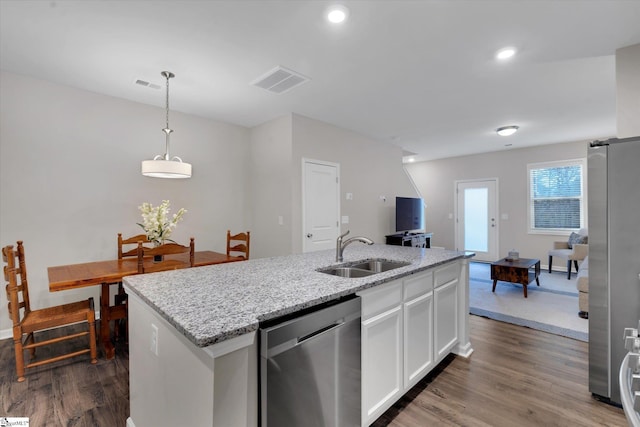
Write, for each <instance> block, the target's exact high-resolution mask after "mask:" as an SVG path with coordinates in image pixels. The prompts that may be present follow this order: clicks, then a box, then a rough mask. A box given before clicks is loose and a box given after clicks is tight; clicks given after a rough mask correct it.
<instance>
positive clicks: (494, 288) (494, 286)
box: [491, 279, 498, 292]
mask: <svg viewBox="0 0 640 427" xmlns="http://www.w3.org/2000/svg"><path fill="white" fill-rule="evenodd" d="M496 283H498V279H493V289H491V292H495V291H496Z"/></svg>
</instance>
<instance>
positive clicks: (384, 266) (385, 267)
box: [349, 259, 411, 273]
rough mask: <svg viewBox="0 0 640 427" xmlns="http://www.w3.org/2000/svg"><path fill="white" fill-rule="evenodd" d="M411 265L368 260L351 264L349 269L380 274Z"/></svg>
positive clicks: (401, 262) (402, 262) (384, 260)
mask: <svg viewBox="0 0 640 427" xmlns="http://www.w3.org/2000/svg"><path fill="white" fill-rule="evenodd" d="M409 264H411V263H409V262H404V261H389V260H386V259H370V260H367V261H362V262H358V263H356V264H351V265H349V267H351V268H360V269H362V270H369V271H372V272H374V273H382V272H384V271H389V270H393V269H396V268H400V267H406V266H407V265H409Z"/></svg>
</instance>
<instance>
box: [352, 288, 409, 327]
mask: <svg viewBox="0 0 640 427" xmlns="http://www.w3.org/2000/svg"><path fill="white" fill-rule="evenodd" d="M358 295H359V296H360V297H361V298H362V320H363V321H364V320H366V319H369V318H371V317H373V316H375V315H377V314H380V313H382V312H384V311H387V310H389V309H390V308H392V307H395V306H398V305H399V304H402V281H401V280H395V281H393V282H389V283H386V284H384V285H380V286H376V287H375V288H372V289H365V290H364V291H362V292H359V293H358Z"/></svg>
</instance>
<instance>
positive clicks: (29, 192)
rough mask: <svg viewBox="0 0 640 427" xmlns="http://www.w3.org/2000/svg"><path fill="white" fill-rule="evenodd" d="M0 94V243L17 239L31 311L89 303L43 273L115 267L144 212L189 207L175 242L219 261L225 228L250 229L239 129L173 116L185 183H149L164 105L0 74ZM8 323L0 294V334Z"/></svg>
mask: <svg viewBox="0 0 640 427" xmlns="http://www.w3.org/2000/svg"><path fill="white" fill-rule="evenodd" d="M0 93H1V94H2V96H1V97H0V245H2V246H5V245H8V244H14V245H15V242H16V241H17V240H23V241H24V244H25V250H26V255H27V265H28V270H29V288H30V295H31V301H32V306H33V307H34V308H39V307H43V306H48V305H52V304H60V303H63V302H68V301H73V300H78V299H82V298H86V297H88V296H94V298H95V300H96V304H97V303H98V291H99V287H90V288H85V289H83V290H74V291H63V292H56V293H50V292H49V289H48V278H47V267H49V266H54V265H62V264H73V263H80V262H87V261H96V260H102V259H113V258H115V257H116V238H117V233H118V232H122V233H124V234H125V235H131V234H137V233H139V232H140V231H141V229H140V228H139V227H138V226H137V225H136V222H140V213H139V211H138V206H139V205H140V204H141V203H142V202H145V201H147V202H151V203H153V204H154V205H155V204H158V203H160V202H161V201H162V200H163V199H169V200H170V201H171V203H172V212H175V211H177V209H179V208H181V207H184V208H186V209H187V210H188V211H189V212H188V213H187V214H186V215H185V217H184V221H183V222H181V223H180V224H179V225H178V227H177V229H176V231H175V232H174V235H173V236H172V237H173V238H174V239H175V240H176V241H178V242H179V243H185V244H186V243H187V242H188V239H189V237H190V236H193V237H195V238H196V249H201V250H205V249H210V250H216V251H220V252H224V251H225V245H226V230H227V228H231V229H232V230H242V229H250V228H251V222H250V220H251V216H250V212H251V206H249V198H250V195H251V192H250V190H249V185H250V183H249V178H248V175H247V174H246V173H243V172H242V171H245V170H246V164H247V163H248V161H249V156H250V153H249V130H248V129H246V128H243V127H240V126H235V125H230V124H226V123H221V122H215V121H212V120H206V119H202V118H198V117H195V116H190V115H186V114H181V113H178V112H174V111H172V112H171V116H170V125H171V127H172V128H173V129H174V130H175V132H174V133H173V134H172V139H171V142H172V144H171V148H172V154H174V155H178V156H180V157H182V158H183V159H184V160H185V161H188V162H190V163H192V164H193V177H192V178H191V179H187V180H166V179H154V178H146V177H143V176H142V175H141V174H140V162H141V161H142V160H144V159H150V158H152V157H153V156H154V155H156V154H161V153H163V152H164V134H163V132H162V131H161V129H162V128H163V127H164V124H165V122H164V119H165V117H164V108H163V106H164V99H159V100H158V104H159V107H152V106H148V105H143V104H138V103H134V102H130V101H126V100H122V99H117V98H112V97H108V96H104V95H98V94H95V93H91V92H87V91H82V90H78V89H73V88H70V87H66V86H60V85H56V84H53V83H49V82H45V81H42V80H36V79H32V78H29V77H25V76H20V75H16V74H11V73H5V72H3V73H2V74H1V75H0ZM159 97H160V98H161V97H162V95H159ZM230 176H233V179H231V178H230ZM10 325H11V323H10V321H9V317H8V314H7V307H6V295H5V292H4V291H3V292H1V293H0V334H1V333H2V331H5V333H6V331H7V330H8V328H10Z"/></svg>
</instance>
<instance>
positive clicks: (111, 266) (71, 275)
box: [47, 251, 244, 359]
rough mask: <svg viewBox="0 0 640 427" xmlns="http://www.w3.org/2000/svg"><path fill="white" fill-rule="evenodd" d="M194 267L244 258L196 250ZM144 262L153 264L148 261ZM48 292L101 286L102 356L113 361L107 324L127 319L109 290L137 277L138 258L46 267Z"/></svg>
mask: <svg viewBox="0 0 640 427" xmlns="http://www.w3.org/2000/svg"><path fill="white" fill-rule="evenodd" d="M194 255H195V257H194V258H195V260H194V266H195V267H201V266H205V265H214V264H223V263H227V262H236V261H242V260H244V258H242V257H235V256H230V255H227V254H223V253H219V252H213V251H196V252H195V254H194ZM165 258H169V259H176V260H181V261H186V262H189V254H188V253H183V254H176V255H165ZM144 262H145V263H146V262H148V263H152V262H153V260H152V259H151V258H149V259H148V260H145V261H144ZM47 270H48V273H49V291H50V292H58V291H65V290H69V289H77V288H83V287H86V286H97V285H101V286H102V293H101V299H100V339H101V341H102V344H103V346H104V350H105V356H106V358H107V359H112V358H113V357H114V356H115V348H114V346H113V343H112V342H111V329H110V325H109V324H110V323H111V322H110V321H111V320H114V319H120V318H123V317H125V316H126V312H125V311H124V310H125V309H126V308H125V306H124V305H122V304H120V305H114V306H112V305H110V303H109V288H110V286H111V285H117V284H118V282H121V281H122V278H123V277H126V276H133V275H136V274H138V258H136V257H130V258H122V259H114V260H107V261H94V262H85V263H81V264H71V265H59V266H55V267H49V268H48V269H47Z"/></svg>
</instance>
